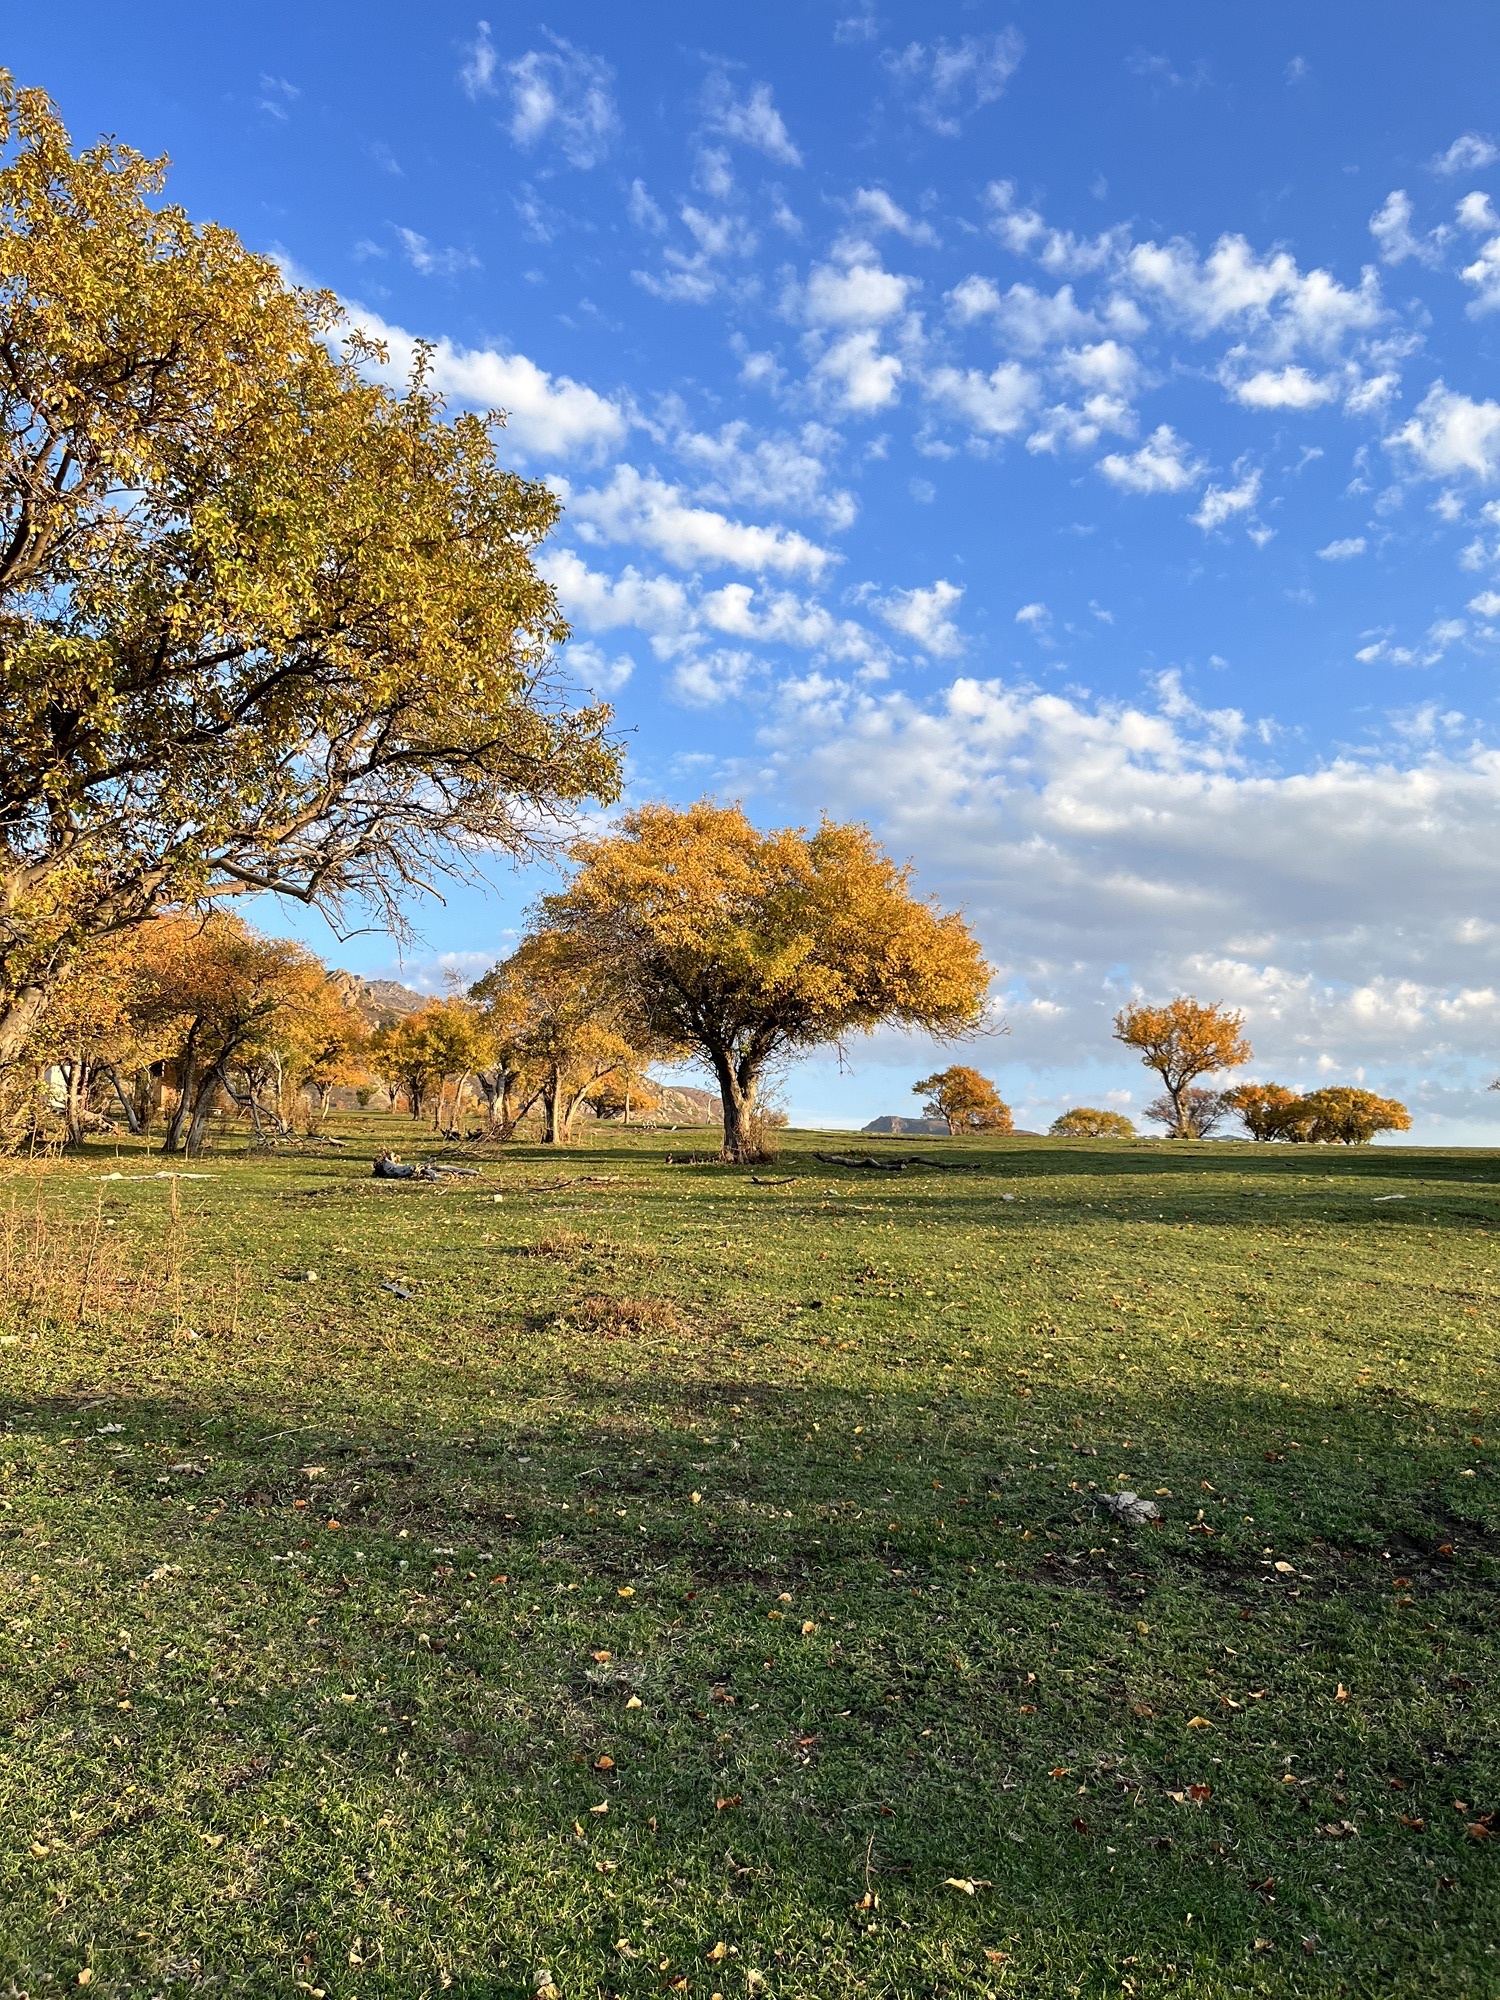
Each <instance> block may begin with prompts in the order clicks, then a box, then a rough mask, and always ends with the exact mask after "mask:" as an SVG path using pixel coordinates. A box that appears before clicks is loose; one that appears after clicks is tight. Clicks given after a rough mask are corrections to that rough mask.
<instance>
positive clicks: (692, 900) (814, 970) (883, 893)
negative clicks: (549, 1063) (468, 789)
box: [542, 799, 989, 1160]
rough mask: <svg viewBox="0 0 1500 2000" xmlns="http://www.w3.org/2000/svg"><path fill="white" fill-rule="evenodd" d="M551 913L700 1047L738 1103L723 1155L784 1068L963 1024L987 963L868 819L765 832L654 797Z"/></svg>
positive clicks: (981, 994) (652, 1012)
mask: <svg viewBox="0 0 1500 2000" xmlns="http://www.w3.org/2000/svg"><path fill="white" fill-rule="evenodd" d="M574 858H575V859H576V860H577V861H578V862H579V863H580V867H579V872H578V875H577V877H576V879H575V880H574V882H573V885H572V887H571V888H570V889H569V890H568V891H567V892H566V893H565V894H563V895H559V896H549V897H547V898H546V899H545V901H544V903H543V905H542V919H543V922H544V924H545V925H547V926H548V927H549V928H551V929H553V930H555V931H558V932H559V933H561V934H563V935H566V936H568V937H570V938H573V939H576V940H577V941H578V943H579V944H580V945H581V946H582V947H583V948H584V950H585V952H586V954H587V956H588V958H589V960H590V962H591V963H593V964H595V965H597V966H599V967H600V968H601V969H603V970H605V971H606V972H607V974H608V977H609V978H610V979H611V981H612V982H613V985H614V988H615V991H616V992H617V993H618V994H619V995H620V996H621V998H622V1000H624V1001H625V1002H626V1012H627V1014H629V1015H632V1016H633V1017H634V1019H635V1021H636V1023H637V1024H638V1025H637V1026H636V1027H635V1028H634V1029H633V1030H631V1031H630V1033H631V1039H632V1040H633V1041H634V1042H636V1044H637V1045H638V1046H645V1045H647V1042H648V1041H649V1040H650V1039H655V1040H659V1041H661V1042H664V1043H671V1044H675V1045H676V1046H677V1047H679V1048H685V1049H690V1050H691V1051H692V1052H693V1054H694V1055H696V1056H698V1057H700V1058H701V1059H702V1060H703V1061H704V1062H705V1063H706V1064H707V1065H708V1066H709V1068H711V1070H712V1072H713V1075H714V1077H715V1080H716V1081H717V1083H718V1086H719V1097H720V1100H721V1103H722V1105H723V1117H724V1156H725V1158H726V1159H731V1160H743V1159H748V1158H751V1157H752V1156H754V1154H755V1152H756V1142H755V1139H754V1137H753V1136H752V1133H751V1123H752V1119H753V1116H754V1112H755V1106H756V1100H757V1097H758V1094H759V1092H760V1089H761V1086H762V1083H763V1081H764V1079H765V1076H766V1073H767V1070H768V1068H769V1067H771V1066H774V1065H775V1064H776V1063H777V1062H779V1061H784V1060H786V1059H787V1058H789V1057H791V1056H794V1055H796V1054H797V1053H799V1052H801V1051H803V1050H807V1049H814V1048H818V1047H821V1046H825V1045H826V1044H828V1043H830V1042H838V1041H840V1040H842V1039H843V1038H845V1037H847V1036H849V1035H852V1034H864V1033H868V1032H869V1031H870V1030H872V1029H874V1028H876V1027H879V1026H880V1025H881V1024H882V1023H887V1022H888V1023H891V1024H893V1025H898V1026H901V1027H909V1028H920V1029H922V1030H923V1031H924V1032H926V1033H927V1034H929V1035H934V1036H938V1037H942V1038H950V1039H951V1038H954V1037H957V1036H961V1035H964V1034H968V1033H971V1032H972V1031H973V1030H975V1029H976V1028H978V1027H979V1025H980V1023H981V1022H982V1021H983V1018H984V1003H985V994H986V991H987V988H988V985H989V968H988V966H987V965H986V964H985V962H984V957H983V954H982V953H981V951H980V949H979V945H978V943H977V941H976V940H975V938H974V937H973V936H972V934H971V933H970V931H969V928H968V926H967V925H966V924H965V922H964V920H963V918H962V917H960V916H958V915H957V914H956V913H945V912H943V911H940V910H938V909H937V908H935V907H934V905H933V904H932V903H931V902H929V901H927V900H925V899H924V898H921V897H919V896H917V895H915V894H914V893H913V891H912V886H911V870H910V869H909V868H903V867H901V866H900V865H899V864H898V863H896V862H894V861H892V860H891V859H890V858H889V856H888V855H886V854H884V853H882V851H881V850H880V848H879V847H878V846H877V845H876V843H875V841H874V840H873V839H872V838H871V836H870V833H869V831H868V829H867V828H865V827H862V826H840V825H835V824H834V823H832V822H830V821H827V820H825V821H824V822H823V823H822V825H820V826H819V827H818V828H817V829H816V830H815V831H814V832H812V833H807V832H805V831H804V830H803V829H802V828H800V827H781V828H778V829H775V830H773V831H771V832H766V833H763V832H761V831H760V830H759V828H757V827H755V826H752V825H751V823H750V821H749V820H748V819H747V818H746V817H745V815H744V813H743V812H741V811H740V809H739V808H738V807H737V806H718V805H714V804H713V803H712V802H711V801H709V800H706V799H705V800H700V801H699V803H698V804H697V805H694V806H689V807H688V808H687V810H686V811H683V812H678V811H675V810H673V809H672V808H671V807H669V806H663V805H648V806H642V807H641V808H639V809H638V810H637V811H635V812H632V813H629V814H627V815H626V817H625V818H624V820H623V821H622V822H621V825H620V829H619V831H618V832H616V833H612V834H608V835H605V836H603V837H601V838H598V839H589V840H582V841H580V842H579V843H578V844H577V846H576V847H575V848H574Z"/></svg>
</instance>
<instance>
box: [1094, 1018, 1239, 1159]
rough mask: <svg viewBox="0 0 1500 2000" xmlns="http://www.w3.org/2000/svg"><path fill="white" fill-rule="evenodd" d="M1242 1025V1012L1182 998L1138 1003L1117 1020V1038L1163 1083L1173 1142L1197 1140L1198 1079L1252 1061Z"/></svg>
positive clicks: (1236, 1067)
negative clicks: (1193, 1092) (1192, 1105)
mask: <svg viewBox="0 0 1500 2000" xmlns="http://www.w3.org/2000/svg"><path fill="white" fill-rule="evenodd" d="M1244 1023H1245V1017H1244V1015H1243V1014H1240V1013H1236V1012H1235V1011H1233V1010H1232V1009H1231V1008H1228V1007H1225V1006H1224V1005H1223V1004H1222V1003H1221V1002H1217V1001H1215V1002H1211V1003H1210V1004H1209V1005H1207V1006H1204V1005H1203V1004H1202V1003H1201V1002H1200V1001H1197V1000H1194V999H1191V998H1189V997H1188V996H1186V995H1182V994H1179V995H1178V997H1177V998H1176V999H1175V1000H1169V1001H1168V1002H1167V1003H1166V1005H1165V1006H1163V1007H1152V1006H1148V1005H1146V1004H1145V1003H1144V1002H1139V1003H1136V1004H1134V1005H1132V1006H1129V1007H1123V1008H1122V1009H1121V1010H1120V1012H1119V1013H1118V1014H1117V1015H1116V1016H1115V1040H1116V1041H1117V1042H1123V1043H1124V1044H1125V1046H1126V1047H1127V1048H1130V1049H1137V1050H1139V1052H1140V1058H1141V1061H1142V1062H1143V1063H1144V1064H1145V1066H1146V1068H1147V1069H1153V1070H1155V1071H1156V1074H1157V1075H1158V1076H1159V1077H1160V1078H1161V1080H1162V1084H1163V1086H1164V1088H1165V1090H1166V1094H1167V1100H1168V1108H1169V1109H1170V1114H1171V1115H1170V1118H1169V1120H1167V1121H1165V1122H1167V1123H1168V1125H1169V1133H1170V1136H1171V1137H1172V1138H1174V1139H1193V1138H1197V1137H1198V1136H1199V1135H1198V1133H1197V1131H1196V1130H1195V1129H1194V1123H1195V1121H1194V1119H1193V1118H1192V1117H1190V1116H1189V1104H1188V1098H1187V1092H1188V1090H1189V1087H1190V1086H1191V1085H1192V1083H1193V1081H1194V1079H1195V1078H1197V1077H1200V1076H1212V1075H1213V1074H1214V1073H1215V1072H1216V1071H1218V1070H1223V1069H1238V1068H1239V1066H1240V1064H1241V1063H1247V1062H1249V1060H1250V1057H1251V1055H1252V1053H1253V1051H1252V1049H1251V1047H1250V1044H1249V1042H1248V1041H1247V1040H1246V1039H1245V1036H1244V1035H1243V1033H1242V1032H1241V1030H1242V1029H1243V1027H1244Z"/></svg>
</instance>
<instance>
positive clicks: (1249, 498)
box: [1191, 466, 1260, 535]
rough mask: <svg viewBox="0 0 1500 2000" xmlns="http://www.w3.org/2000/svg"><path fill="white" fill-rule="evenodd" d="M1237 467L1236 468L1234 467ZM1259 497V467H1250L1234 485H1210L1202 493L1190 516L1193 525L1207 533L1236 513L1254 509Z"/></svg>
mask: <svg viewBox="0 0 1500 2000" xmlns="http://www.w3.org/2000/svg"><path fill="white" fill-rule="evenodd" d="M1236 469H1238V468H1236ZM1259 498H1260V468H1259V467H1258V466H1257V467H1252V469H1251V470H1250V471H1249V472H1247V473H1246V474H1245V475H1244V477H1243V478H1242V479H1241V480H1240V481H1239V483H1238V485H1235V486H1210V487H1209V488H1208V490H1207V491H1206V492H1205V493H1204V495H1203V499H1202V501H1201V503H1200V505H1199V507H1198V511H1197V512H1196V513H1195V514H1194V515H1193V516H1192V517H1191V518H1192V521H1193V525H1194V526H1195V527H1198V528H1201V529H1202V530H1203V532H1204V534H1205V535H1206V534H1208V533H1209V531H1210V530H1211V529H1213V528H1222V527H1223V525H1224V523H1225V522H1226V521H1229V520H1232V519H1233V518H1234V516H1235V515H1237V514H1249V513H1252V512H1253V511H1254V508H1255V503H1256V501H1257V500H1258V499H1259Z"/></svg>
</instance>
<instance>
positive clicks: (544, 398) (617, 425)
mask: <svg viewBox="0 0 1500 2000" xmlns="http://www.w3.org/2000/svg"><path fill="white" fill-rule="evenodd" d="M347 310H348V314H349V319H350V321H351V323H352V324H353V325H355V326H359V327H362V328H364V330H365V331H366V332H367V333H369V334H370V335H371V337H372V338H373V339H375V340H378V341H380V342H382V343H383V345H384V346H385V348H386V350H387V352H388V354H389V357H390V359H389V362H388V364H387V366H386V367H385V368H384V369H382V370H381V371H380V372H381V373H382V374H383V375H384V376H385V377H386V379H387V380H390V381H392V382H397V383H400V382H404V381H405V380H406V379H407V377H408V376H409V374H410V372H411V364H412V362H413V360H414V359H415V356H416V345H417V337H416V335H415V334H412V333H408V332H407V330H406V329H405V328H404V327H400V326H394V325H392V324H391V323H390V322H388V321H386V320H383V319H381V318H380V316H379V315H378V314H376V313H372V312H370V311H369V310H368V309H367V308H366V307H364V306H359V305H354V304H350V305H349V306H348V308H347ZM431 365H432V385H433V387H434V388H435V389H437V390H438V391H439V392H440V394H442V395H444V396H448V397H451V398H452V399H453V400H454V401H455V402H460V403H464V404H467V405H468V406H469V407H470V408H471V409H476V410H503V411H504V412H505V418H506V433H505V435H506V445H507V449H508V450H518V451H519V452H520V453H521V454H522V455H523V456H525V457H536V458H544V459H576V458H578V457H580V456H581V457H584V458H587V457H589V456H591V455H597V454H599V453H601V452H605V451H608V450H610V449H612V448H613V447H615V446H617V445H619V444H620V443H622V442H623V441H624V438H625V435H626V433H627V431H628V430H629V428H630V423H631V417H630V414H629V413H628V411H627V410H626V409H625V408H624V406H623V405H622V404H620V403H618V402H616V401H614V400H612V399H611V398H610V397H608V396H601V395H600V394H599V393H598V392H597V391H596V390H594V389H590V388H587V387H585V385H584V384H583V383H581V382H575V381H574V380H573V379H572V377H571V376H568V375H551V374H549V373H548V372H547V370H546V369H545V368H539V367H538V366H537V364H536V363H535V362H534V361H531V360H529V359H528V358H527V357H526V355H524V354H502V353H500V352H499V351H498V350H497V349H495V348H486V347H480V348H463V347H457V346H455V345H454V343H453V342H452V341H450V340H448V339H447V338H446V337H444V338H442V339H440V340H437V341H435V342H433V343H432V346H431Z"/></svg>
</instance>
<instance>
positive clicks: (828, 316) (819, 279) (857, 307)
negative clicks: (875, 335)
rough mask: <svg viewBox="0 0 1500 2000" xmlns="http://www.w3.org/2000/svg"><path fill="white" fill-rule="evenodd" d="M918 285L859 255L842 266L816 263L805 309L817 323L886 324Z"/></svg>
mask: <svg viewBox="0 0 1500 2000" xmlns="http://www.w3.org/2000/svg"><path fill="white" fill-rule="evenodd" d="M915 284H916V280H915V279H914V278H903V277H900V276H899V275H898V274H897V273H896V272H894V271H887V270H883V269H882V268H881V265H880V264H879V262H878V261H870V260H869V258H867V257H860V256H858V255H856V256H854V257H853V258H852V259H851V260H850V261H849V262H848V263H846V264H844V265H842V266H840V265H836V264H815V265H814V266H813V268H812V270H811V271H810V272H809V273H808V278H807V289H806V291H805V293H804V294H803V309H804V311H805V313H806V316H807V318H808V320H809V322H810V323H811V324H812V325H813V326H830V327H833V326H883V325H884V324H885V322H886V321H887V320H890V319H894V318H895V317H896V315H897V314H898V313H901V312H904V311H905V310H906V301H907V297H908V295H909V293H910V292H911V291H912V289H913V287H914V286H915Z"/></svg>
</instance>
